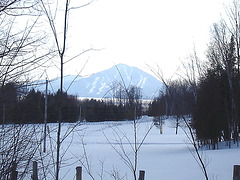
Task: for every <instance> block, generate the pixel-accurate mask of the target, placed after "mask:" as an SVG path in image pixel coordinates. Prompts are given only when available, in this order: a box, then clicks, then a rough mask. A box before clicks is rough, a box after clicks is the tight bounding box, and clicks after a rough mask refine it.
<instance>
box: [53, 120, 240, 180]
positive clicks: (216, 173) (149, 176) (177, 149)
mask: <svg viewBox="0 0 240 180" xmlns="http://www.w3.org/2000/svg"><path fill="white" fill-rule="evenodd" d="M151 124H152V118H150V117H143V119H141V120H139V122H138V125H137V139H138V141H139V142H140V141H141V139H142V138H143V137H144V135H145V134H146V132H147V130H148V129H149V127H150V126H151ZM66 127H67V125H65V124H64V125H63V126H62V129H63V132H64V130H65V129H66ZM51 128H54V125H53V124H52V125H50V129H51ZM124 137H125V138H124ZM126 137H127V138H126ZM119 138H121V144H122V146H120V145H119V142H120V141H119ZM108 141H110V142H111V144H112V146H114V147H115V148H116V149H117V150H119V151H120V150H121V147H123V148H124V150H125V151H126V153H127V154H128V156H129V157H130V158H131V159H132V160H133V151H132V148H131V145H130V144H133V142H134V130H133V124H132V122H131V121H123V122H102V123H85V124H81V125H79V126H77V127H76V128H75V130H74V132H73V133H72V134H71V135H70V136H68V138H67V139H65V140H64V142H63V144H62V146H63V148H64V149H66V147H67V146H68V145H69V144H71V145H70V147H69V149H68V151H67V152H66V154H65V156H64V159H66V161H63V164H62V166H63V168H62V169H61V171H60V175H61V177H62V179H74V176H75V168H76V166H81V163H80V161H79V160H80V159H81V158H82V157H83V154H84V149H85V152H86V154H87V157H88V163H89V167H90V170H91V173H92V175H93V176H94V177H95V179H101V178H100V176H99V175H100V174H103V179H104V180H108V179H109V180H110V179H113V178H112V177H111V175H110V174H112V173H113V172H118V173H119V174H120V176H124V179H128V180H131V179H133V176H132V173H131V171H130V169H129V168H128V166H127V165H126V164H125V163H124V162H123V160H122V158H121V157H120V156H119V155H118V154H117V152H116V151H115V150H114V149H113V148H112V147H111V145H110V144H109V142H108ZM192 149H193V148H192V146H191V144H189V141H188V140H187V137H186V135H185V134H184V132H183V131H182V130H181V129H179V132H178V134H177V135H176V134H175V128H174V120H173V119H166V120H165V123H164V125H163V134H160V131H159V128H157V127H156V126H153V128H152V129H151V131H150V133H149V134H148V136H147V138H146V140H145V141H144V144H143V145H142V146H141V148H140V151H139V156H138V166H137V167H138V171H139V170H145V172H146V173H145V179H146V180H161V179H162V180H172V179H174V180H176V179H177V180H193V179H194V180H202V179H204V176H203V173H202V171H201V169H200V167H199V166H198V163H197V162H196V160H195V159H194V157H193V155H192V153H191V150H192ZM193 152H194V151H193ZM201 153H202V157H203V159H204V161H205V163H206V164H207V171H208V174H209V178H210V179H211V180H228V179H229V180H230V179H232V174H233V165H234V164H240V148H237V147H233V148H232V149H228V148H227V147H224V146H221V149H219V150H201ZM81 160H82V161H83V162H85V165H87V163H86V161H84V158H83V159H81ZM83 170H84V172H83V180H90V179H91V178H90V176H89V175H88V174H87V173H86V171H85V169H84V168H83Z"/></svg>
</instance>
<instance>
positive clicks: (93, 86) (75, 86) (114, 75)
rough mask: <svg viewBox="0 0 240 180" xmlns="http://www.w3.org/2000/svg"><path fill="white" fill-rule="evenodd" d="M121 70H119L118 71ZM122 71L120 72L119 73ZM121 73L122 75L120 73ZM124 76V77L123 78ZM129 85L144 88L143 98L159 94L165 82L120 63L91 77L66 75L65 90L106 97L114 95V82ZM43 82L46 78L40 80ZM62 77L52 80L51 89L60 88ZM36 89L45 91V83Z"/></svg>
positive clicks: (53, 90) (88, 96) (76, 93)
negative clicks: (112, 90)
mask: <svg viewBox="0 0 240 180" xmlns="http://www.w3.org/2000/svg"><path fill="white" fill-rule="evenodd" d="M118 70H119V71H118ZM119 72H120V73H119ZM120 74H121V75H120ZM121 76H122V78H121ZM122 79H123V80H124V83H125V85H126V86H127V87H128V86H129V85H135V86H137V87H140V88H141V90H142V96H143V99H152V98H153V97H154V96H157V95H158V91H159V89H161V88H162V87H163V83H162V82H160V81H159V80H157V79H156V78H155V77H153V76H152V75H150V74H148V73H146V72H144V71H142V70H140V69H138V68H136V67H130V66H127V65H124V64H118V65H117V68H116V66H113V67H112V68H110V69H107V70H104V71H101V72H98V73H96V74H93V75H91V76H89V77H81V76H75V75H68V76H65V77H64V80H63V81H64V83H63V84H64V85H63V87H64V91H67V93H68V94H71V95H76V96H78V97H86V98H104V97H107V98H109V97H112V92H111V88H112V86H113V84H114V83H121V84H123V81H122ZM41 82H42V83H43V82H44V80H42V81H40V83H41ZM59 85H60V78H57V79H55V80H52V81H50V85H49V88H48V89H49V91H50V92H56V91H57V90H58V89H59ZM36 89H38V90H40V91H44V89H45V85H40V86H37V87H36Z"/></svg>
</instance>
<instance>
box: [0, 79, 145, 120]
mask: <svg viewBox="0 0 240 180" xmlns="http://www.w3.org/2000/svg"><path fill="white" fill-rule="evenodd" d="M129 93H130V94H131V95H132V96H130V97H132V99H130V100H129V99H127V100H126V99H125V100H122V101H120V102H117V100H115V101H113V100H106V99H104V100H94V99H85V100H81V101H80V100H78V99H77V97H76V96H71V95H67V93H63V94H62V112H61V113H62V122H76V121H78V120H86V121H91V122H96V121H119V120H125V119H134V118H138V117H140V116H141V110H142V108H141V106H142V105H141V103H140V100H139V99H138V100H136V99H134V98H136V97H135V95H134V94H135V91H134V88H133V87H132V88H131V91H130V92H129ZM60 94H61V93H60V91H58V92H57V93H55V94H48V98H47V99H48V102H47V122H49V123H54V122H58V119H59V103H60ZM136 102H138V103H136ZM136 105H137V106H136ZM44 109H45V95H44V94H43V93H41V92H39V91H35V90H34V89H32V90H30V91H27V90H26V88H23V87H22V86H21V85H17V84H16V83H8V84H6V85H5V86H3V87H2V88H0V119H1V123H4V124H8V123H43V122H44Z"/></svg>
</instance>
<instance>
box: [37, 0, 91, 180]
mask: <svg viewBox="0 0 240 180" xmlns="http://www.w3.org/2000/svg"><path fill="white" fill-rule="evenodd" d="M40 1H41V5H42V10H43V12H44V14H45V15H46V17H47V19H48V22H49V25H50V28H51V31H52V33H53V37H54V41H55V45H56V49H57V52H58V56H59V59H60V72H61V81H60V94H62V93H63V75H64V72H63V69H64V67H63V66H64V64H65V63H67V62H69V61H71V60H73V59H74V58H76V57H77V56H74V57H73V58H70V59H68V60H65V59H64V57H65V52H66V42H67V32H68V24H69V13H70V10H74V9H79V8H82V7H84V6H87V5H89V4H90V3H91V2H92V1H90V2H89V3H87V4H84V5H80V6H77V7H71V6H70V0H66V1H65V5H64V15H63V19H62V22H63V29H62V30H60V31H62V33H63V34H62V37H60V35H59V34H58V31H57V27H56V22H55V21H56V20H55V18H56V16H55V15H56V13H57V8H56V9H55V12H52V11H53V10H54V9H53V8H52V7H50V6H49V4H48V2H44V0H40ZM51 8H52V9H51ZM90 50H92V49H88V50H84V51H83V52H82V53H80V54H79V55H81V54H83V53H85V52H88V51H90ZM58 114H59V118H58V131H57V141H56V143H57V150H56V151H57V155H56V177H55V178H56V180H58V179H59V171H60V147H61V143H62V140H61V123H62V98H61V96H60V103H59V113H58Z"/></svg>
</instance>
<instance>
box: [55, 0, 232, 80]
mask: <svg viewBox="0 0 240 180" xmlns="http://www.w3.org/2000/svg"><path fill="white" fill-rule="evenodd" d="M75 2H76V1H74V0H72V1H71V4H70V5H72V6H75V4H74V3H75ZM78 2H79V1H78ZM229 2H231V1H230V0H229V1H227V0H210V1H209V0H201V1H199V0H181V1H179V0H169V1H166V0H165V1H163V0H95V1H93V2H92V3H91V4H90V5H88V6H85V7H83V8H80V9H76V10H71V11H70V14H69V25H68V39H67V47H68V49H67V53H66V56H65V58H66V60H67V59H69V58H71V57H73V56H75V55H77V54H79V53H81V52H82V51H84V50H87V49H89V48H93V49H96V50H93V51H89V52H87V53H85V54H83V55H81V56H79V57H77V58H75V59H74V60H72V61H71V62H69V63H66V64H65V66H64V75H69V74H78V73H79V72H80V70H81V69H82V68H83V67H84V64H85V63H86V62H87V63H86V66H85V67H84V68H83V71H82V72H81V73H80V74H81V75H82V76H85V75H90V74H93V73H96V72H99V71H102V70H105V69H108V68H110V67H112V66H114V65H116V64H119V63H123V64H127V65H129V66H135V67H138V68H140V69H142V70H144V71H146V72H149V73H151V68H149V66H150V67H153V68H156V67H159V68H160V70H161V71H162V72H163V75H164V77H166V78H170V77H171V76H172V75H173V74H174V73H175V72H176V71H177V69H178V67H179V66H181V62H183V61H185V60H186V59H187V58H188V57H189V56H190V54H191V53H193V49H194V47H195V48H196V51H197V54H198V55H199V56H200V57H201V58H204V53H205V50H206V48H207V43H209V38H210V29H211V26H212V25H213V23H216V22H218V21H219V20H220V19H221V13H224V6H226V3H229ZM59 22H60V21H59ZM60 24H61V23H59V25H60ZM55 76H60V73H59V72H58V71H56V69H55V70H51V71H50V77H52V78H53V77H55Z"/></svg>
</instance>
